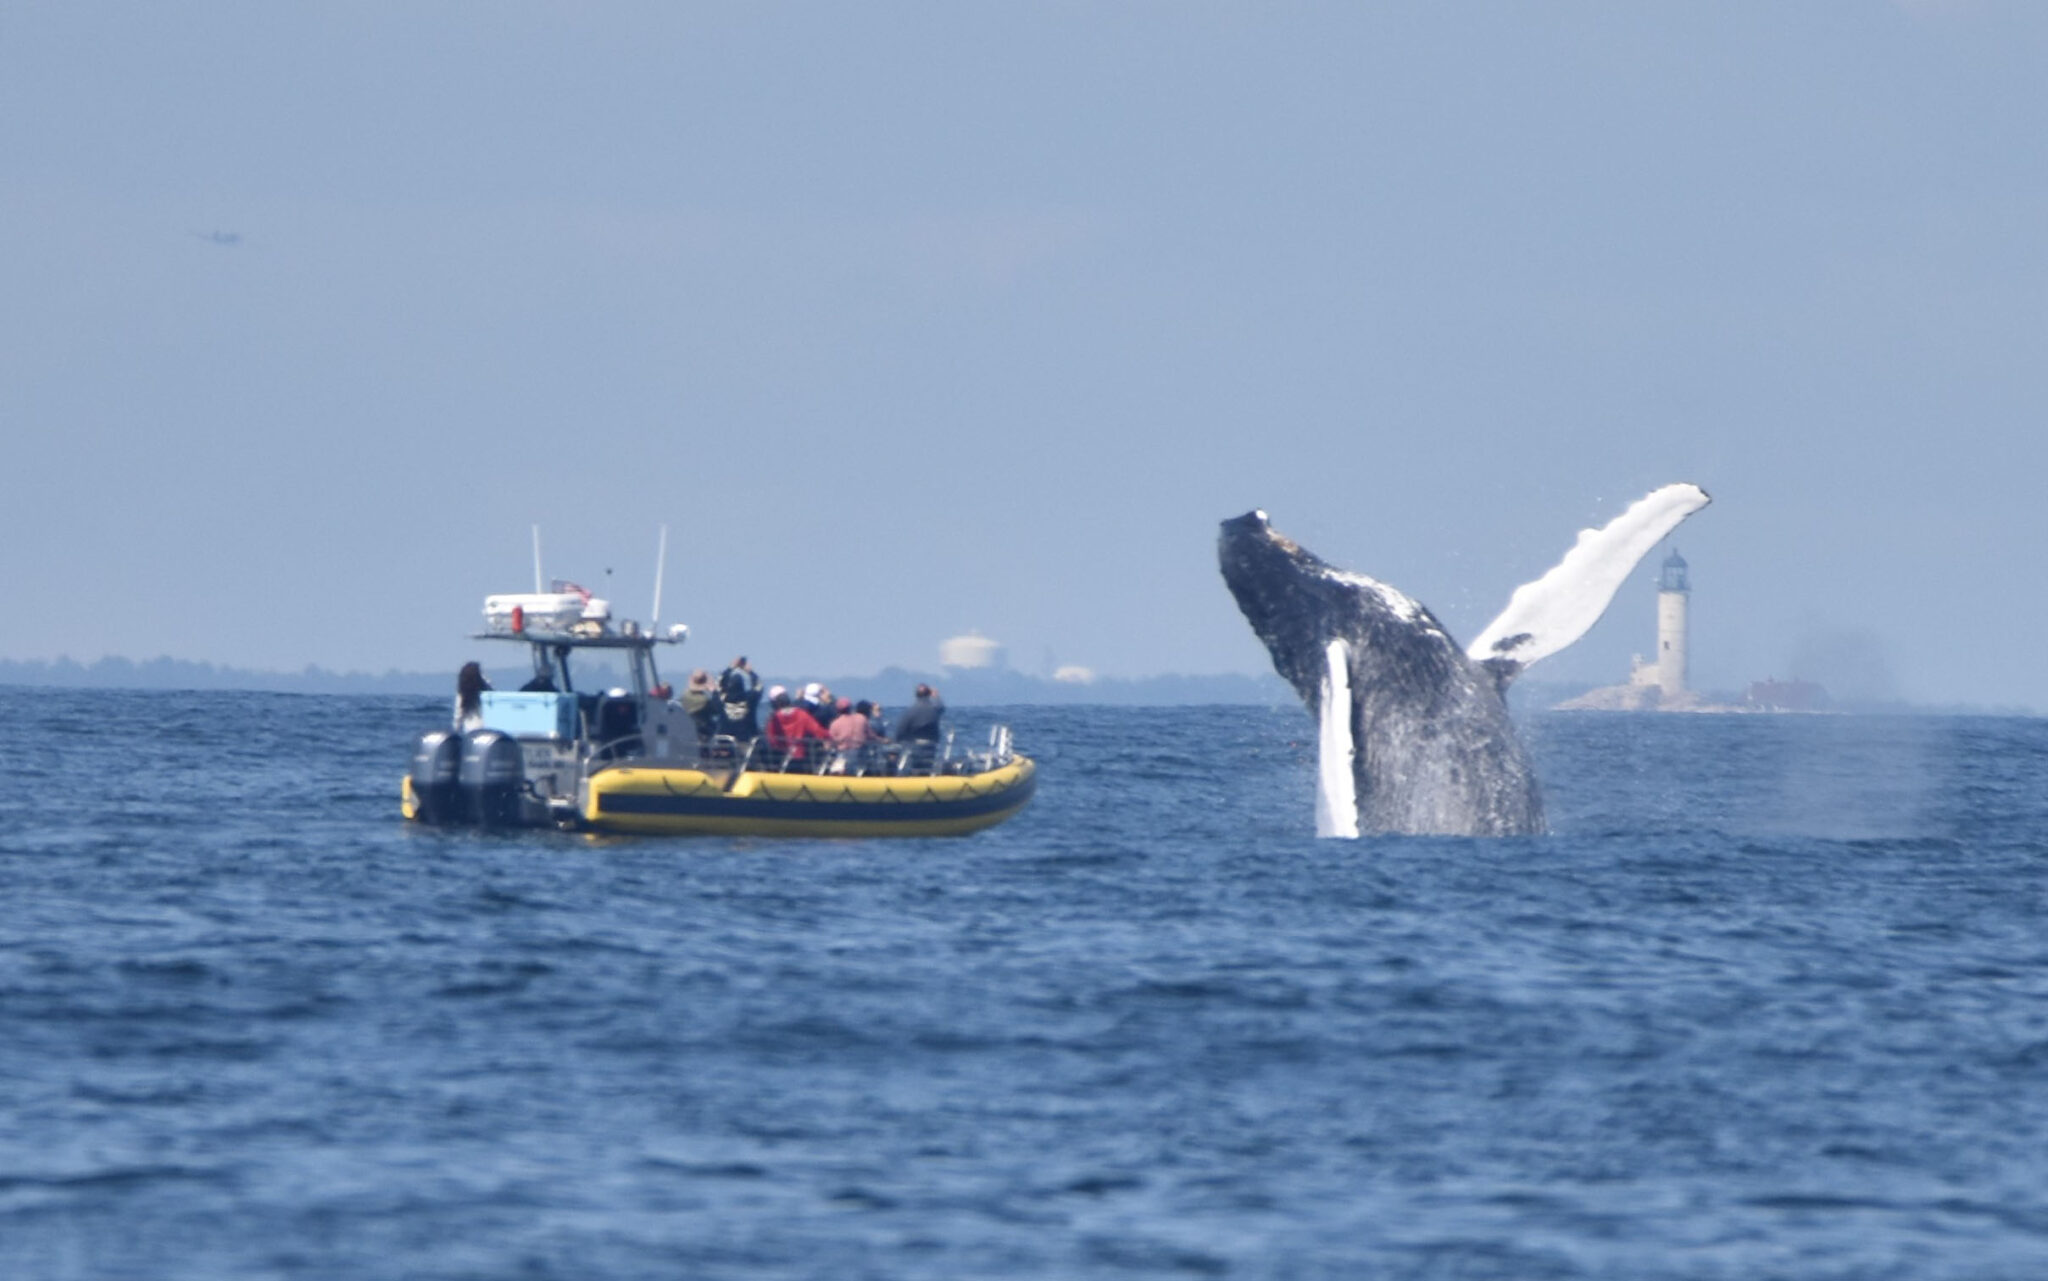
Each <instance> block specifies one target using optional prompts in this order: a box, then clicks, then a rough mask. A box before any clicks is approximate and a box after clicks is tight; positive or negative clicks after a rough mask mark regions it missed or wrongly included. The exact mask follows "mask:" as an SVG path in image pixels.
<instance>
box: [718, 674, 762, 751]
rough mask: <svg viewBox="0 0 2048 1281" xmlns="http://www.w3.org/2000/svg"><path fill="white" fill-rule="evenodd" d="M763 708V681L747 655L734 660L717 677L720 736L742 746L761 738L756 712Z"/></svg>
mask: <svg viewBox="0 0 2048 1281" xmlns="http://www.w3.org/2000/svg"><path fill="white" fill-rule="evenodd" d="M760 705H761V678H760V677H759V676H758V675H756V674H755V673H754V669H753V668H751V667H749V666H747V660H746V657H745V655H742V656H740V657H739V658H735V659H734V660H732V666H731V667H728V668H726V669H725V671H724V672H722V673H721V674H720V675H719V677H718V722H717V726H716V728H717V730H718V732H719V733H720V734H723V735H726V736H727V737H729V738H733V739H736V740H737V741H739V742H742V743H747V742H752V741H753V740H754V739H757V738H759V737H760V736H761V726H760V725H759V724H758V723H757V722H756V721H755V720H754V711H755V709H756V708H758V707H759V706H760Z"/></svg>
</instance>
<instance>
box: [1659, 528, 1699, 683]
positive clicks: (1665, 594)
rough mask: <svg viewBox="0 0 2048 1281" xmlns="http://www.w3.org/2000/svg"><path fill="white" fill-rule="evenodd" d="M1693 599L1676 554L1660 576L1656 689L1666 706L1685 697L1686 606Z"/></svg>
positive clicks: (1671, 556)
mask: <svg viewBox="0 0 2048 1281" xmlns="http://www.w3.org/2000/svg"><path fill="white" fill-rule="evenodd" d="M1691 595H1692V583H1691V581H1690V580H1689V579H1688V578H1687V576H1686V564H1685V557H1683V556H1680V555H1679V554H1678V553H1677V551H1675V550H1674V551H1673V552H1672V553H1671V554H1670V555H1669V556H1666V557H1665V558H1664V568H1663V571H1662V572H1661V573H1659V574H1658V576H1657V689H1658V692H1659V693H1660V694H1661V695H1662V698H1663V702H1664V703H1666V704H1667V705H1668V704H1670V703H1673V702H1676V701H1677V700H1678V699H1680V698H1682V697H1684V695H1685V677H1686V671H1685V661H1686V658H1685V606H1686V601H1687V599H1688V598H1689V597H1690V596H1691Z"/></svg>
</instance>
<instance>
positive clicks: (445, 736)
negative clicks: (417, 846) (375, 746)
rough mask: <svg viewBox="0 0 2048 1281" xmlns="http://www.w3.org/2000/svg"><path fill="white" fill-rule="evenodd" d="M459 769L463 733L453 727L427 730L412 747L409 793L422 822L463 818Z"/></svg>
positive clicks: (445, 821) (447, 821) (443, 821)
mask: <svg viewBox="0 0 2048 1281" xmlns="http://www.w3.org/2000/svg"><path fill="white" fill-rule="evenodd" d="M461 770H462V735H460V734H457V733H455V732H454V731H453V730H445V729H435V730H428V731H427V732H426V733H424V734H422V735H420V737H419V741H418V742H416V743H414V744H413V748H412V794H413V799H414V800H415V801H416V802H418V804H419V819H420V821H421V822H423V823H454V822H458V821H460V820H461V818H462V798H461V796H460V795H459V794H458V792H457V791H456V778H457V776H458V775H459V774H460V773H461Z"/></svg>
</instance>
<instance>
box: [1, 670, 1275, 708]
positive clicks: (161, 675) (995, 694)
mask: <svg viewBox="0 0 2048 1281" xmlns="http://www.w3.org/2000/svg"><path fill="white" fill-rule="evenodd" d="M688 670H689V668H688V666H685V667H684V668H683V669H682V672H683V674H687V672H688ZM487 674H488V676H489V677H490V680H491V683H492V684H493V685H494V686H496V687H497V688H499V689H516V688H518V687H519V684H520V682H522V681H524V680H525V679H526V676H527V674H528V673H527V671H526V669H525V668H524V667H523V666H520V667H504V668H492V669H487ZM581 674H584V675H585V676H586V680H587V683H588V684H589V685H590V687H591V688H597V687H600V686H603V685H607V684H611V683H614V682H616V681H618V680H619V679H621V677H620V676H619V674H618V673H617V672H616V671H614V670H611V669H607V668H604V667H598V668H595V669H589V670H587V672H581ZM670 675H671V679H672V680H674V682H675V683H676V684H678V685H680V684H681V683H682V682H681V679H680V677H679V676H676V675H674V674H670ZM762 679H763V680H764V681H766V682H768V683H771V684H773V683H781V684H786V685H796V684H802V683H805V682H807V681H812V680H819V681H823V682H824V683H825V684H826V685H828V686H830V687H831V688H832V690H833V691H834V692H835V693H838V694H843V695H845V696H847V697H849V698H877V699H880V700H881V701H882V702H883V704H884V705H886V706H895V707H900V706H903V705H905V704H907V703H909V701H910V694H911V691H912V690H913V689H914V688H915V687H916V686H917V685H918V683H919V682H926V683H929V684H931V685H933V686H935V687H936V688H937V689H938V690H939V692H940V694H941V695H942V696H943V697H944V698H945V699H946V700H947V701H948V702H951V703H955V704H958V705H960V706H974V705H976V704H998V703H1013V704H1014V703H1025V704H1029V703H1043V704H1049V705H1061V704H1069V705H1071V704H1083V703H1098V704H1100V703H1107V704H1123V705H1130V706H1174V705H1181V704H1217V703H1226V704H1242V705H1248V706H1292V705H1295V702H1296V700H1295V697H1294V691H1293V690H1292V689H1290V688H1289V687H1288V686H1287V684H1286V683H1285V682H1284V681H1282V680H1281V679H1280V678H1279V677H1278V676H1277V675H1270V674H1267V675H1259V676H1247V675H1242V674H1239V673H1223V674H1219V675H1206V676H1200V675H1198V676H1183V675H1162V676H1144V677H1133V678H1114V677H1103V678H1098V679H1095V680H1092V681H1089V682H1086V683H1079V682H1071V681H1055V680H1050V679H1048V678H1045V677H1042V676H1032V675H1029V674H1026V673H1023V672H1017V671H1012V670H1010V669H1008V668H980V669H973V670H947V671H937V672H921V671H912V670H909V669H906V668H900V667H889V668H884V669H883V670H882V671H880V672H877V673H875V674H873V675H869V676H829V675H818V674H812V673H797V674H787V673H783V674H773V673H771V674H765V675H764V676H763V678H762ZM586 680H578V681H577V685H578V686H579V687H581V686H583V685H584V684H586ZM10 685H11V686H21V687H26V688H33V689H129V690H166V691H170V690H183V691H197V692H205V691H215V690H219V691H230V690H237V691H244V692H250V693H274V694H392V695H411V696H417V697H443V696H452V695H453V694H454V690H455V675H454V673H453V672H452V671H451V672H402V671H398V670H396V669H392V670H388V671H385V672H383V673H381V674H379V673H371V672H331V671H328V670H327V669H325V668H322V667H317V666H308V667H306V668H304V669H303V670H301V671H297V672H265V671H255V670H251V669H248V668H239V667H223V666H219V665H217V664H214V663H202V662H193V661H191V660H189V659H179V658H154V659H149V660H146V661H143V662H137V661H135V660H134V659H129V658H102V659H98V660H96V661H94V662H91V663H80V662H78V661H77V660H75V659H69V658H60V659H54V660H45V659H36V660H17V659H0V686H10Z"/></svg>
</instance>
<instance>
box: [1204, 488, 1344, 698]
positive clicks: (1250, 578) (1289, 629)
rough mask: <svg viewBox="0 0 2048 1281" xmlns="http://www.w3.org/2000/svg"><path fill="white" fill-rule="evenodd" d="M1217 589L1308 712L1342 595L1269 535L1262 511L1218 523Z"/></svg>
mask: <svg viewBox="0 0 2048 1281" xmlns="http://www.w3.org/2000/svg"><path fill="white" fill-rule="evenodd" d="M1216 560H1217V564H1218V565H1219V567H1220V568H1221V569H1222V571H1223V582H1224V584H1225V585H1226V586H1228V587H1229V588H1230V594H1231V595H1232V596H1234V597H1236V598H1237V607H1238V608H1239V609H1240V610H1242V611H1244V616H1245V620H1246V621H1247V622H1249V623H1250V624H1251V625H1252V631H1253V632H1254V633H1255V634H1257V636H1258V638H1259V639H1260V640H1261V641H1264V642H1265V645H1266V649H1267V651H1268V652H1270V653H1271V654H1272V656H1273V667H1274V669H1275V670H1276V671H1278V672H1279V673H1280V675H1281V676H1283V677H1285V678H1286V680H1287V683H1288V684H1290V685H1292V686H1294V688H1295V690H1296V692H1298V693H1299V694H1300V695H1301V696H1302V698H1303V699H1304V700H1305V701H1306V702H1307V703H1308V705H1309V706H1310V707H1311V708H1314V707H1316V706H1318V705H1319V703H1320V702H1321V699H1322V685H1323V677H1324V674H1325V671H1326V665H1327V661H1328V660H1327V658H1326V656H1325V653H1326V645H1327V642H1328V641H1329V639H1330V638H1331V637H1332V636H1334V635H1341V634H1343V626H1344V621H1343V616H1344V615H1346V614H1347V613H1348V612H1349V596H1350V591H1349V590H1348V589H1346V588H1343V587H1341V586H1340V585H1339V584H1338V583H1337V582H1336V581H1335V579H1334V577H1333V576H1334V575H1335V573H1336V571H1335V570H1333V569H1332V568H1331V567H1330V566H1329V565H1327V564H1325V563H1324V562H1323V561H1322V560H1321V559H1320V558H1318V557H1317V556H1315V555H1314V554H1313V553H1311V552H1308V551H1306V550H1304V549H1303V548H1302V547H1301V545H1300V544H1298V543H1296V542H1295V541H1294V540H1293V539H1291V538H1289V537H1287V536H1286V535H1285V534H1282V533H1280V532H1279V531H1278V530H1276V529H1274V528H1273V526H1272V524H1271V523H1270V522H1269V521H1268V520H1267V518H1266V513H1264V512H1262V511H1250V512H1246V513H1245V514H1244V515H1242V516H1237V517H1233V518H1232V519H1230V520H1226V521H1224V522H1223V526H1222V530H1221V532H1220V533H1219V534H1218V536H1217V540H1216Z"/></svg>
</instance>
